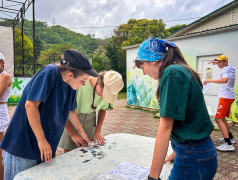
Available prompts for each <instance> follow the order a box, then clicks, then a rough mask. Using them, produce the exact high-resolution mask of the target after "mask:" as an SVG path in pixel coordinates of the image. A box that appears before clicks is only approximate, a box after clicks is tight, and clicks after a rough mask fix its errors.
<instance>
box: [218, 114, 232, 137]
mask: <svg viewBox="0 0 238 180" xmlns="http://www.w3.org/2000/svg"><path fill="white" fill-rule="evenodd" d="M216 122H217V125H218V126H219V129H220V130H221V133H222V135H223V137H224V138H229V135H228V133H229V132H230V131H229V130H230V127H229V125H228V123H227V122H226V120H225V119H218V118H216Z"/></svg>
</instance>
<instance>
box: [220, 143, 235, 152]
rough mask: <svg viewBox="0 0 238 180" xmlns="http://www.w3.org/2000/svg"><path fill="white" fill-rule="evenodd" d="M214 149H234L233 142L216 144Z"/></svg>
mask: <svg viewBox="0 0 238 180" xmlns="http://www.w3.org/2000/svg"><path fill="white" fill-rule="evenodd" d="M216 149H217V150H218V151H234V150H235V147H234V146H233V144H231V145H228V144H227V143H224V144H222V145H220V146H217V147H216Z"/></svg>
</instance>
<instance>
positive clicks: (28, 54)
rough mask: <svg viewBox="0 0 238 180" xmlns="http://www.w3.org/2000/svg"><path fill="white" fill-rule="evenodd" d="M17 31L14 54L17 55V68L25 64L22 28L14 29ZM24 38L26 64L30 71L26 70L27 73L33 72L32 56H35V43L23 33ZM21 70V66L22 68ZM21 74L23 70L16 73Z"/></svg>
mask: <svg viewBox="0 0 238 180" xmlns="http://www.w3.org/2000/svg"><path fill="white" fill-rule="evenodd" d="M14 33H15V41H14V48H15V51H14V55H15V66H16V69H18V68H20V67H22V65H23V59H22V37H21V32H20V29H18V28H15V29H14ZM23 39H24V41H23V42H24V66H26V65H29V66H28V68H27V69H28V71H27V70H26V71H25V73H27V74H32V69H31V65H32V64H33V62H32V57H33V44H32V41H31V40H30V39H29V38H28V37H27V36H26V35H25V34H23ZM20 71H21V68H20ZM18 73H19V74H21V73H22V72H17V71H16V74H18Z"/></svg>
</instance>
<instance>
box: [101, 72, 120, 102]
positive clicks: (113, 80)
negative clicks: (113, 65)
mask: <svg viewBox="0 0 238 180" xmlns="http://www.w3.org/2000/svg"><path fill="white" fill-rule="evenodd" d="M103 83H104V88H103V99H104V100H105V101H106V102H108V103H111V104H114V103H115V101H116V99H117V95H118V93H119V92H120V90H121V89H122V88H123V87H124V83H123V81H122V76H121V74H119V73H118V72H116V71H107V72H106V73H105V75H104V78H103Z"/></svg>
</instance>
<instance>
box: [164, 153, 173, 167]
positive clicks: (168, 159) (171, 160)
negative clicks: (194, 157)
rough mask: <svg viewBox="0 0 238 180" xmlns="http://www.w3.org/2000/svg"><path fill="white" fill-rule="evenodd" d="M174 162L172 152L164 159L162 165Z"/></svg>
mask: <svg viewBox="0 0 238 180" xmlns="http://www.w3.org/2000/svg"><path fill="white" fill-rule="evenodd" d="M174 161H175V152H174V151H173V152H172V154H170V155H169V156H167V157H166V159H165V161H164V164H166V163H167V162H174Z"/></svg>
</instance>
